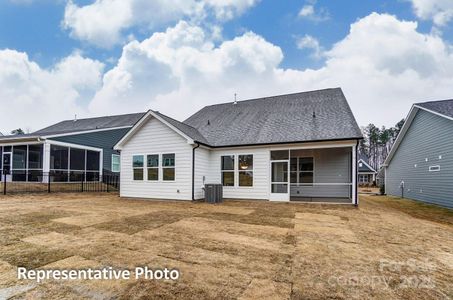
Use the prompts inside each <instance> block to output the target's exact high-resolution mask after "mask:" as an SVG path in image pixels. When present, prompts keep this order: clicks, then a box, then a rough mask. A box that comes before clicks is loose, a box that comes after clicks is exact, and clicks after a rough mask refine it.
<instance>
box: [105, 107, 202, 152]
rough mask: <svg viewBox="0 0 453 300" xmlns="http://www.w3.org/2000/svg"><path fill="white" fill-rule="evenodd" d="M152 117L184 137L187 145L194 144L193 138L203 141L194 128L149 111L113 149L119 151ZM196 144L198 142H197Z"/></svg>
mask: <svg viewBox="0 0 453 300" xmlns="http://www.w3.org/2000/svg"><path fill="white" fill-rule="evenodd" d="M151 117H154V118H156V119H157V120H159V121H160V122H162V123H164V124H165V125H167V126H168V127H169V128H170V129H172V130H173V131H175V132H176V133H178V134H179V135H181V136H182V137H184V138H185V139H186V140H187V142H188V143H189V144H193V143H195V140H194V138H199V139H202V140H203V136H201V135H200V134H199V133H198V132H197V130H196V129H195V128H192V127H190V126H189V125H187V124H184V123H181V122H179V121H177V120H175V119H172V118H170V117H168V116H166V115H163V114H161V113H159V112H157V111H153V110H149V111H148V112H147V113H146V114H145V115H144V116H143V117H142V118H141V119H140V120H139V121H138V122H137V123H135V125H134V126H133V127H132V128H131V129H130V130H129V131H128V132H127V133H126V134H125V135H124V136H123V138H122V139H121V140H119V141H118V143H116V145H115V146H114V147H113V149H116V150H121V148H122V147H123V146H124V144H125V143H127V141H128V140H129V139H130V138H131V137H132V136H133V135H134V134H135V133H136V132H137V131H139V130H140V128H141V127H142V126H143V125H144V124H145V123H146V122H147V120H149V118H151ZM197 142H200V141H198V140H197Z"/></svg>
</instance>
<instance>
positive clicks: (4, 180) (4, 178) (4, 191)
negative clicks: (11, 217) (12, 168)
mask: <svg viewBox="0 0 453 300" xmlns="http://www.w3.org/2000/svg"><path fill="white" fill-rule="evenodd" d="M3 173H4V174H3V195H6V172H3Z"/></svg>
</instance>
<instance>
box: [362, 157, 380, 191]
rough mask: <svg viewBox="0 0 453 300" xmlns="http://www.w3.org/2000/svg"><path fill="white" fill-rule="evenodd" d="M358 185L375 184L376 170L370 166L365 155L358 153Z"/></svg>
mask: <svg viewBox="0 0 453 300" xmlns="http://www.w3.org/2000/svg"><path fill="white" fill-rule="evenodd" d="M357 164H358V170H359V185H370V184H372V185H374V184H376V175H377V172H376V170H375V169H374V168H373V167H372V166H370V163H369V160H368V158H367V157H366V156H365V155H359V161H358V163H357Z"/></svg>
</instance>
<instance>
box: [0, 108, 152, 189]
mask: <svg viewBox="0 0 453 300" xmlns="http://www.w3.org/2000/svg"><path fill="white" fill-rule="evenodd" d="M144 114H145V113H138V114H127V115H119V116H108V117H98V118H89V119H79V120H76V119H74V120H67V121H63V122H60V123H57V124H55V125H52V126H49V127H46V128H44V129H41V130H38V131H36V132H33V133H30V134H22V135H10V136H2V137H0V158H1V160H0V170H7V173H8V175H7V176H6V180H7V181H25V182H27V181H30V182H37V181H41V180H44V179H43V176H42V175H43V174H47V173H49V172H50V173H51V174H52V175H53V177H52V179H53V180H54V181H59V182H66V181H81V180H82V179H83V180H87V181H95V180H99V178H100V175H102V174H105V173H109V172H119V171H120V158H119V152H118V151H115V150H113V146H114V145H115V144H116V143H117V142H118V141H119V140H120V139H121V138H122V137H123V136H124V135H125V134H126V132H127V131H128V130H129V129H130V128H131V127H132V126H133V125H134V124H135V123H136V122H137V121H138V120H139V119H140V118H141V117H142V116H143V115H144ZM1 178H2V179H1V180H4V178H5V177H4V176H1Z"/></svg>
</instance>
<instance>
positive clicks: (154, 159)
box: [146, 154, 159, 181]
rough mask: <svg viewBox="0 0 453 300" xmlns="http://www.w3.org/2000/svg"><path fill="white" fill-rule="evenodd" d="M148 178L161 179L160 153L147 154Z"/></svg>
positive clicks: (152, 179)
mask: <svg viewBox="0 0 453 300" xmlns="http://www.w3.org/2000/svg"><path fill="white" fill-rule="evenodd" d="M146 166H147V167H148V180H151V181H157V180H159V155H158V154H150V155H148V156H147V165H146Z"/></svg>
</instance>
